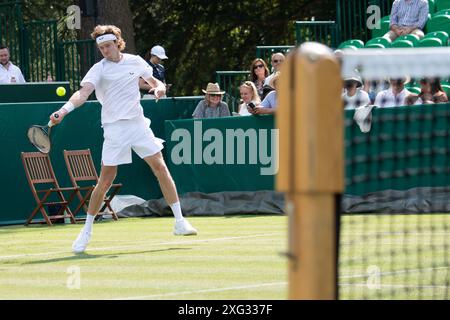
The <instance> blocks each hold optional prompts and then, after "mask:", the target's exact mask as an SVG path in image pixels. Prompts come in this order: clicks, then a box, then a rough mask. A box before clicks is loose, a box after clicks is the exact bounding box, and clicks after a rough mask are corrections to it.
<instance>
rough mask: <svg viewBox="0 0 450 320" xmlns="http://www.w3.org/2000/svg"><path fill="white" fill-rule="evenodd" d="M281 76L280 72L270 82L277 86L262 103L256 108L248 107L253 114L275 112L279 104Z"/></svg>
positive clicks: (274, 86)
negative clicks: (278, 92) (278, 91)
mask: <svg viewBox="0 0 450 320" xmlns="http://www.w3.org/2000/svg"><path fill="white" fill-rule="evenodd" d="M279 78H280V72H278V73H276V74H275V76H274V77H273V78H272V81H271V82H270V86H271V87H273V88H275V90H273V91H271V92H269V94H268V95H267V96H266V97H265V98H264V100H263V101H262V102H261V104H260V105H258V106H256V108H251V107H248V108H247V110H248V112H250V113H251V114H273V113H275V110H276V108H277V106H278V99H277V98H278V97H277V90H278V79H279Z"/></svg>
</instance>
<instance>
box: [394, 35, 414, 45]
mask: <svg viewBox="0 0 450 320" xmlns="http://www.w3.org/2000/svg"><path fill="white" fill-rule="evenodd" d="M401 40H408V41H411V42H412V44H413V46H414V47H417V45H418V44H419V42H420V38H419V37H418V36H416V35H415V34H405V35H404V36H400V37H398V38H397V39H395V40H394V42H393V43H392V45H393V44H394V43H395V42H396V41H401Z"/></svg>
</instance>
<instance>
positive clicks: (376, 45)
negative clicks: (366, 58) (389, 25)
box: [364, 43, 386, 49]
mask: <svg viewBox="0 0 450 320" xmlns="http://www.w3.org/2000/svg"><path fill="white" fill-rule="evenodd" d="M364 48H366V49H386V47H385V46H384V45H383V44H381V43H371V44H366V46H365V47H364Z"/></svg>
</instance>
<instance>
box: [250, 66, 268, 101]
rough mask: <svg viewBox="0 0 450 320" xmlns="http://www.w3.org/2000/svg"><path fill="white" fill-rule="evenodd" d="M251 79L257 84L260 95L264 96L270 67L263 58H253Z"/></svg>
mask: <svg viewBox="0 0 450 320" xmlns="http://www.w3.org/2000/svg"><path fill="white" fill-rule="evenodd" d="M250 74H251V80H252V81H253V83H254V84H255V86H256V90H257V91H258V95H259V97H260V98H261V99H262V98H263V87H264V81H265V80H266V78H267V77H268V76H269V69H268V68H267V64H266V62H265V61H264V60H263V59H260V58H257V59H255V60H253V62H252V65H251V67H250Z"/></svg>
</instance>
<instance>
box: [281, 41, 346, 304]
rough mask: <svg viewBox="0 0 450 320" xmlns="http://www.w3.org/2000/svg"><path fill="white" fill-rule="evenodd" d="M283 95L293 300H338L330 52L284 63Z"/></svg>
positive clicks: (337, 92) (338, 125)
mask: <svg viewBox="0 0 450 320" xmlns="http://www.w3.org/2000/svg"><path fill="white" fill-rule="evenodd" d="M279 89H280V92H279V107H278V110H277V116H276V123H277V127H278V128H279V137H280V152H279V159H278V161H279V172H278V175H277V180H276V184H277V190H278V191H282V192H285V193H286V203H287V207H286V210H287V212H288V216H289V253H288V256H289V264H288V265H289V298H290V299H336V298H337V235H338V217H339V214H338V213H339V201H338V199H339V196H340V194H341V193H342V191H343V189H344V172H343V171H344V158H343V148H344V143H343V140H344V139H343V136H344V130H343V118H344V111H343V106H342V101H341V91H342V80H341V77H340V66H339V63H338V61H337V59H336V58H335V57H334V54H333V52H332V51H331V50H330V49H329V48H327V47H326V46H323V45H321V44H318V43H305V44H303V45H302V46H301V47H300V48H298V49H297V50H295V51H293V52H292V53H291V54H290V55H289V56H288V57H287V59H286V61H285V63H284V65H283V68H282V70H281V78H280V81H279Z"/></svg>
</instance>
